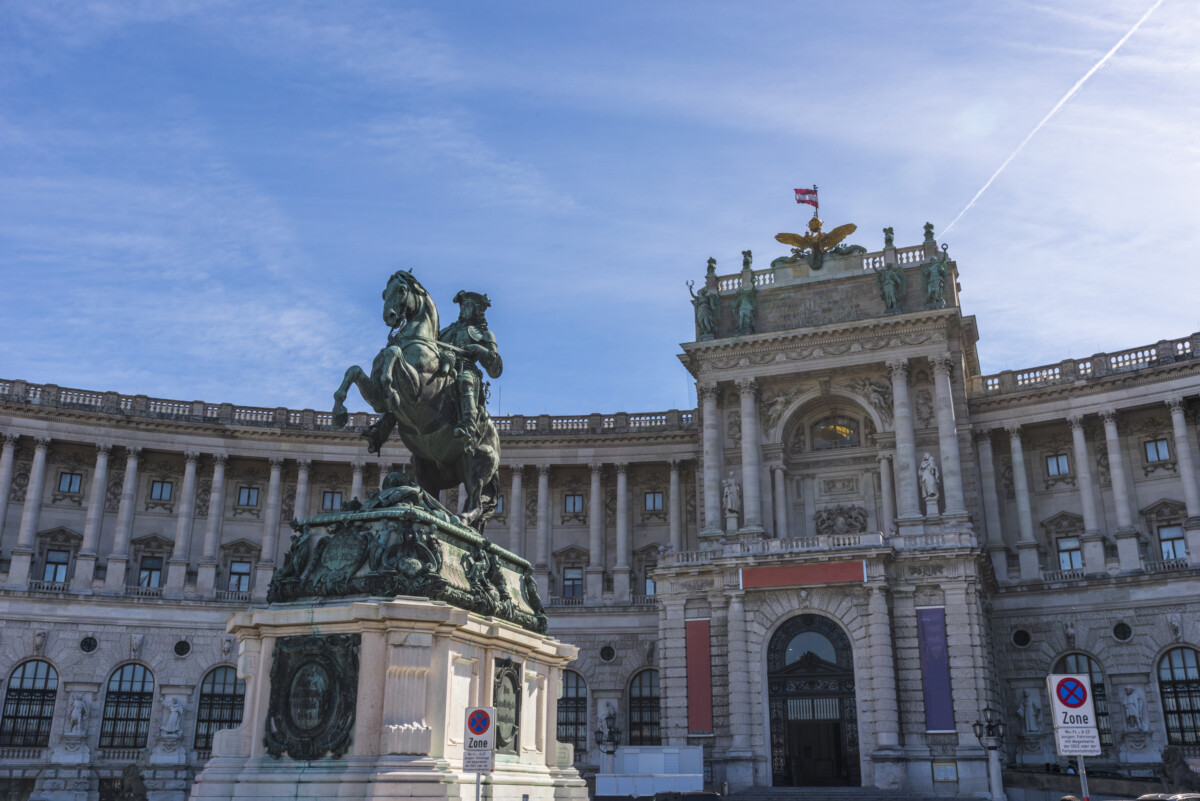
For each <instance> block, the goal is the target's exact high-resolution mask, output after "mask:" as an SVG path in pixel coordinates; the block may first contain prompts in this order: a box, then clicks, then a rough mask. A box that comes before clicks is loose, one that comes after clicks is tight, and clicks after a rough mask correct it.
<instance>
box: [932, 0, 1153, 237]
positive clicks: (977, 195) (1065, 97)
mask: <svg viewBox="0 0 1200 801" xmlns="http://www.w3.org/2000/svg"><path fill="white" fill-rule="evenodd" d="M1162 4H1163V0H1155V2H1154V5H1152V6H1150V10H1149V11H1147V12H1146V13H1145V14H1143V15H1142V18H1141V19H1139V20H1138V21H1137V22H1135V23H1134V25H1133V27H1132V28H1130V29H1129V30H1128V32H1126V34H1125V35H1124V36H1122V37H1121V40H1120V41H1119V42H1117V43H1116V44H1115V45H1113V46H1112V50H1109V51H1108V52H1107V53H1105V54H1104V57H1103V58H1101V59H1100V60H1099V61H1097V62H1096V63H1095V65H1093V66H1092V68H1091V69H1090V70H1088V71H1087V72H1086V73H1084V76H1083V77H1082V78H1080V79H1079V80H1078V81H1076V82H1075V85H1074V86H1072V87H1071V89H1070V91H1068V92H1067V93H1066V94H1065V95H1063V96H1062V99H1061V100H1059V101H1058V102H1057V103H1055V104H1054V108H1052V109H1050V112H1049V113H1048V114H1046V116H1045V117H1042V121H1041V122H1039V123H1038V124H1037V125H1035V126H1033V130H1032V131H1030V132H1029V133H1028V134H1027V135H1026V137H1025V138H1024V139H1022V140H1021V144H1019V145H1017V149H1016V150H1014V151H1013V152H1012V153H1011V154H1009V156H1008V158H1006V159H1005V160H1004V163H1003V164H1001V165H1000V167H999V169H997V170H996V171H995V172H994V173H992V177H991V178H988V179H987V183H985V184H984V185H983V187H982V188H981V189H980V190H979V191H978V192H976V193H975V197H973V198H971V202H970V203H968V204H967V205H966V206H965V207H963V210H962V211H960V212H959V213H958V216H957V217H955V218H954V220H953V221H952V222H951V223H950V224H949V225H947V226H946V228H945V230H944V231H942V235H943V236H945V235H946V234H947V233H949V231H950V229H951V228H953V227H954V225H955V223H957V222H958V221H959V220H961V219H962V218H963V215H964V214H966V213H967V212H968V211H970V210H971V209H972V208H973V207H974V206H975V202H976V201H977V200H979V198H980V196H981V195H983V193H984V192H986V191H987V189H988V187H989V186H991V185H992V184H993V183H994V182H995V180H996V179H997V178H999V177H1000V173H1002V172H1004V168H1005V167H1007V166H1008V165H1009V164H1010V163H1012V160H1013V159H1015V158H1016V157H1017V156H1018V155H1020V153H1021V151H1022V150H1024V149H1025V145H1027V144H1029V140H1030V139H1032V138H1033V137H1034V135H1035V134H1036V133H1037V132H1038V131H1040V130H1042V128H1043V127H1044V126H1045V125H1046V123H1048V122H1050V119H1051V117H1053V116H1054V115H1055V114H1057V113H1058V112H1059V109H1061V108H1062V107H1063V106H1065V105H1066V104H1067V101H1068V100H1070V99H1071V98H1072V97H1074V96H1075V95H1076V93H1078V92H1079V90H1080V88H1081V87H1082V86H1083V85H1084V84H1085V83H1087V80H1088V78H1091V77H1092V76H1093V75H1095V74H1096V71H1097V70H1099V69H1100V68H1101V67H1103V66H1104V65H1105V64H1107V63H1108V60H1109V59H1110V58H1112V57H1113V54H1114V53H1116V52H1117V51H1118V50H1120V49H1121V45H1123V44H1125V42H1127V41H1129V37H1130V36H1133V35H1134V34H1135V33H1137V29H1138V28H1140V27H1142V23H1143V22H1145V21H1146V20H1147V19H1149V18H1150V15H1151V14H1153V13H1154V11H1155V9H1157V8H1158V7H1159V6H1161V5H1162Z"/></svg>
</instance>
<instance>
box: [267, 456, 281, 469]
mask: <svg viewBox="0 0 1200 801" xmlns="http://www.w3.org/2000/svg"><path fill="white" fill-rule="evenodd" d="M267 464H269V465H271V469H272V470H282V469H283V457H282V456H272V457H271V458H270V459H267Z"/></svg>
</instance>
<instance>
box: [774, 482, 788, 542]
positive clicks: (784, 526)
mask: <svg viewBox="0 0 1200 801" xmlns="http://www.w3.org/2000/svg"><path fill="white" fill-rule="evenodd" d="M771 479H772V483H773V484H774V486H775V537H776V538H777V539H781V540H783V539H787V538H788V536H789V535H788V503H787V474H786V472H785V471H784V469H783V465H781V464H777V465H774V466H772V467H771Z"/></svg>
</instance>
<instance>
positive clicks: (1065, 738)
mask: <svg viewBox="0 0 1200 801" xmlns="http://www.w3.org/2000/svg"><path fill="white" fill-rule="evenodd" d="M1046 686H1047V688H1048V689H1049V691H1050V708H1051V710H1053V711H1052V718H1053V720H1054V745H1055V747H1056V748H1057V749H1058V755H1059V756H1073V757H1076V758H1077V759H1078V761H1079V781H1080V784H1081V788H1080V789H1081V790H1082V791H1083V801H1089V799H1088V786H1087V768H1085V767H1084V765H1083V758H1084V757H1085V756H1099V755H1100V753H1101V752H1100V730H1099V729H1097V728H1096V708H1095V705H1094V704H1093V703H1092V682H1091V679H1090V678H1089V677H1087V676H1084V675H1063V674H1058V675H1052V676H1049V677H1047V679H1046Z"/></svg>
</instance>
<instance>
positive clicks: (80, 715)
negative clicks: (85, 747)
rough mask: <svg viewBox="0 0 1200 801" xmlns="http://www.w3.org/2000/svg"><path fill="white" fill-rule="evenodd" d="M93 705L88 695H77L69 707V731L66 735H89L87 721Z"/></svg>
mask: <svg viewBox="0 0 1200 801" xmlns="http://www.w3.org/2000/svg"><path fill="white" fill-rule="evenodd" d="M90 712H91V703H90V700H89V697H88V694H87V693H75V694H73V695H72V696H71V703H70V705H68V706H67V729H66V731H64V732H63V734H65V735H73V736H80V735H83V734H86V733H87V719H88V714H89V713H90Z"/></svg>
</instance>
